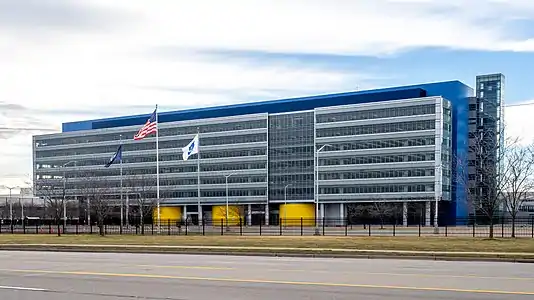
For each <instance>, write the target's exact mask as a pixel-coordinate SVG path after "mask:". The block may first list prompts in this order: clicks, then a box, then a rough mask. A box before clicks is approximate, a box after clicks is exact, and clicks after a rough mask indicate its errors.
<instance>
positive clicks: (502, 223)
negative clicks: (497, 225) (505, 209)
mask: <svg viewBox="0 0 534 300" xmlns="http://www.w3.org/2000/svg"><path fill="white" fill-rule="evenodd" d="M501 237H502V238H503V237H504V217H502V218H501Z"/></svg>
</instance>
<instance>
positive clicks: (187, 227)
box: [177, 218, 200, 235]
mask: <svg viewBox="0 0 534 300" xmlns="http://www.w3.org/2000/svg"><path fill="white" fill-rule="evenodd" d="M178 222H180V221H178ZM199 222H200V220H199ZM177 224H178V223H177ZM180 228H181V226H179V227H178V235H180V231H181V230H179V229H180ZM188 233H189V225H188V223H187V218H186V219H185V235H187V234H188Z"/></svg>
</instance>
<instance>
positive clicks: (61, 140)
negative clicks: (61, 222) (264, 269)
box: [34, 114, 268, 204]
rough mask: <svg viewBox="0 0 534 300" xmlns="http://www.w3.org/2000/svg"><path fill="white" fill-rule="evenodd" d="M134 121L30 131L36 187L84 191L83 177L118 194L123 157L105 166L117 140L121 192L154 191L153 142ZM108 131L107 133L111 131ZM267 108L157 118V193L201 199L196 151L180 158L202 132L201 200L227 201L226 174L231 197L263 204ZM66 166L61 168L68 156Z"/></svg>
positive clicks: (175, 199)
mask: <svg viewBox="0 0 534 300" xmlns="http://www.w3.org/2000/svg"><path fill="white" fill-rule="evenodd" d="M138 129H139V126H134V127H123V128H114V129H103V130H93V131H90V132H88V134H83V133H67V134H54V135H50V137H48V136H36V137H34V140H35V143H34V149H35V151H34V169H35V175H34V178H35V179H36V186H37V188H36V191H37V193H39V187H43V186H44V187H48V186H53V185H55V186H61V189H62V183H63V175H65V186H66V190H67V194H68V195H69V197H73V196H79V195H80V194H82V189H83V187H82V186H83V183H84V182H86V180H87V178H98V179H100V180H102V179H104V180H105V183H106V187H107V188H108V189H110V191H112V192H113V193H114V194H112V195H109V197H110V198H118V194H119V191H120V181H121V180H120V179H121V177H120V164H118V163H117V164H114V165H112V166H111V167H109V168H105V167H104V165H105V164H106V163H107V162H108V160H109V159H110V157H111V156H112V155H113V153H114V152H115V151H116V150H117V147H118V146H119V145H120V144H122V145H123V161H122V169H123V177H122V179H123V191H124V193H126V194H135V193H136V192H137V191H136V187H137V186H140V185H148V186H149V187H148V188H147V189H145V190H144V191H143V192H144V194H145V195H146V197H148V198H156V143H155V137H154V136H151V137H148V138H145V139H143V140H141V141H134V140H133V135H134V134H135V133H136V132H137V130H138ZM110 131H111V132H110ZM267 131H268V129H267V115H266V114H263V115H257V116H244V117H232V118H220V119H210V120H204V121H202V122H176V123H164V124H160V130H159V133H160V137H159V173H160V182H159V184H160V199H161V201H162V203H167V204H173V203H174V204H194V203H197V201H198V179H197V178H198V172H197V156H196V155H193V156H192V157H191V158H190V159H189V160H187V161H183V158H182V147H184V146H185V145H187V144H188V143H189V142H190V141H191V139H192V138H193V137H194V135H195V134H196V133H197V132H200V145H201V146H200V149H201V156H200V191H201V192H200V199H201V202H204V203H206V204H216V203H220V202H224V201H225V198H226V181H225V176H226V175H229V174H232V175H231V176H230V177H229V178H228V195H229V197H232V201H233V202H239V203H265V202H266V200H267V199H266V197H267ZM69 162H72V163H70V164H69V165H68V166H66V167H62V166H63V165H64V164H66V163H69Z"/></svg>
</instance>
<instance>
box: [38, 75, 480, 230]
mask: <svg viewBox="0 0 534 300" xmlns="http://www.w3.org/2000/svg"><path fill="white" fill-rule="evenodd" d="M473 96H474V95H473V90H472V89H471V88H470V87H469V86H467V85H465V84H463V83H461V82H459V81H448V82H439V83H430V84H421V85H413V86H403V87H394V88H385V89H376V90H367V91H357V92H349V93H340V94H330V95H320V96H313V97H303V98H294V99H284V100H275V101H265V102H255V103H247V104H236V105H229V106H220V107H209V108H200V109H191V110H184V111H174V112H161V113H159V115H158V118H159V120H158V121H159V171H160V204H161V210H160V216H161V219H170V218H173V219H177V218H183V219H185V218H186V217H190V219H192V220H193V221H195V220H197V219H198V217H199V215H200V216H202V217H203V218H204V219H205V220H212V221H213V222H216V221H217V220H220V219H222V218H225V217H226V213H227V211H226V207H225V204H226V201H227V200H228V202H229V210H228V213H229V214H230V215H231V217H232V216H233V217H235V216H236V215H239V216H243V218H244V219H246V222H247V223H249V224H257V223H258V222H262V223H263V224H265V223H269V222H270V223H273V222H276V220H278V219H279V218H284V219H300V218H301V217H302V218H304V219H306V220H311V219H314V218H315V216H316V213H318V217H325V218H329V219H335V218H338V219H341V218H344V217H345V216H346V207H347V205H353V204H358V203H371V202H377V201H379V202H384V203H396V204H397V205H399V207H401V208H402V210H403V214H402V216H403V222H404V223H406V222H407V213H408V211H410V209H411V207H413V206H414V205H416V204H417V205H421V206H422V207H424V212H423V214H424V218H425V220H426V222H427V224H431V223H432V222H433V221H434V220H435V218H434V214H435V212H436V211H435V208H436V204H438V212H439V220H440V223H441V222H443V223H445V222H454V220H455V219H456V218H457V217H466V216H467V214H468V208H467V203H466V193H465V184H464V182H467V180H465V181H461V180H460V181H457V180H454V179H455V178H457V176H459V175H458V174H456V172H457V170H456V169H455V168H456V164H455V161H456V160H459V161H461V162H463V163H467V158H468V121H469V111H468V103H469V100H468V99H469V97H473ZM147 113H148V112H147ZM148 117H149V115H136V116H124V117H117V118H108V119H100V120H90V121H80V122H70V123H64V124H63V130H62V132H61V133H56V134H47V135H39V136H34V143H33V145H34V149H33V153H34V178H35V190H36V191H37V194H38V195H39V193H40V194H41V196H43V193H50V191H52V194H53V195H55V196H56V197H59V196H62V195H63V186H65V195H66V198H68V199H69V200H70V201H80V202H81V203H83V202H84V201H85V199H84V198H86V197H87V195H85V194H84V189H85V188H86V186H87V183H88V180H90V179H91V178H93V179H99V180H100V181H99V182H100V183H99V184H102V183H103V182H105V185H106V188H107V190H106V191H107V192H106V193H107V194H106V199H108V200H109V201H110V203H115V204H118V203H119V202H120V200H119V199H120V191H121V188H120V182H121V178H122V182H123V188H122V191H123V202H124V201H126V202H128V205H129V206H135V203H136V199H141V198H147V199H155V198H156V189H155V186H156V180H155V178H156V176H155V174H156V149H155V147H156V143H155V138H154V136H153V135H152V136H151V137H147V138H145V139H143V140H140V141H134V140H133V136H134V134H135V133H136V132H137V131H138V130H139V128H140V127H141V126H142V125H143V124H144V123H145V122H146V120H147V118H148ZM197 133H199V136H200V159H199V160H197V155H193V156H192V157H191V158H190V159H188V160H187V161H184V160H183V159H182V147H184V146H185V145H187V144H188V143H189V142H190V141H191V139H192V138H193V137H194V136H195V135H196V134H197ZM119 144H122V145H123V163H122V169H123V176H122V177H121V176H120V165H119V164H113V165H111V167H109V168H105V167H104V165H105V164H106V162H107V161H108V160H109V158H110V157H111V156H112V155H113V153H114V152H115V151H116V150H117V147H118V146H119ZM319 150H320V151H319ZM197 166H200V174H199V173H197ZM465 177H466V178H467V174H465ZM197 178H200V186H199V185H198V181H197ZM198 190H200V194H198ZM227 190H228V193H227V192H226V191H227ZM151 203H153V202H151ZM315 203H318V206H317V207H316V206H315ZM198 204H200V209H199V205H198ZM199 210H200V211H199ZM82 211H83V210H82Z"/></svg>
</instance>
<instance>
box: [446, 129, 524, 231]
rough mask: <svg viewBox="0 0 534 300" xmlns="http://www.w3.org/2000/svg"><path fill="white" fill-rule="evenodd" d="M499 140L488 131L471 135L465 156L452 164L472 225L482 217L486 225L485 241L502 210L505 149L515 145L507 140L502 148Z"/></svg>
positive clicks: (493, 132) (493, 133)
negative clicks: (462, 189)
mask: <svg viewBox="0 0 534 300" xmlns="http://www.w3.org/2000/svg"><path fill="white" fill-rule="evenodd" d="M499 136H500V135H499V134H498V132H496V131H492V130H489V129H484V130H477V131H475V132H471V133H470V138H469V156H468V157H465V158H463V159H460V158H457V160H456V169H457V177H456V178H455V179H456V183H457V184H462V185H463V186H464V188H465V193H466V194H467V198H468V203H469V206H470V207H471V209H472V212H473V215H474V217H475V220H474V222H475V221H476V218H477V215H482V216H483V217H484V219H485V221H487V222H488V223H489V226H490V230H489V238H493V236H494V223H495V218H496V217H497V216H498V215H497V214H498V213H499V212H501V209H502V208H503V198H502V191H503V190H504V176H503V174H502V170H503V168H502V165H503V163H504V158H505V154H506V153H507V148H508V147H509V146H512V145H514V144H516V141H517V139H509V140H507V143H505V144H503V145H502V144H501V143H500V141H499V139H500V137H499ZM470 177H471V179H470Z"/></svg>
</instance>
